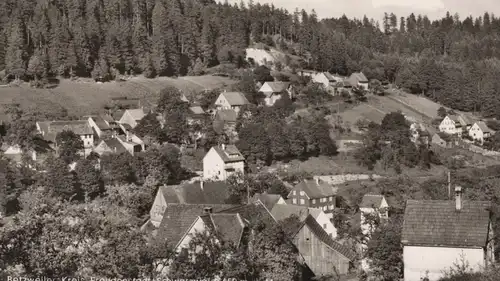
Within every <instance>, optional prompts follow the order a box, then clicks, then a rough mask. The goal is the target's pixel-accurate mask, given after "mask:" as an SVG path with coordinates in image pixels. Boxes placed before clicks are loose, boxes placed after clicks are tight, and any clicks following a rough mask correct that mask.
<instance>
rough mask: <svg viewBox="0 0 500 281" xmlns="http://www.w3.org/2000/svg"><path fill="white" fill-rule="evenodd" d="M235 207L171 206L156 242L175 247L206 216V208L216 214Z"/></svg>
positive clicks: (218, 205)
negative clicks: (199, 218)
mask: <svg viewBox="0 0 500 281" xmlns="http://www.w3.org/2000/svg"><path fill="white" fill-rule="evenodd" d="M233 206H234V205H220V204H169V205H168V207H167V208H166V209H165V213H164V214H163V219H162V221H161V223H160V226H159V227H158V232H157V234H156V237H155V241H156V242H157V243H159V245H163V244H164V242H167V244H168V245H170V246H175V245H177V243H178V242H179V241H180V239H181V238H182V237H183V236H184V234H186V232H187V231H188V230H189V229H190V228H191V225H192V224H193V222H194V221H195V220H196V219H197V218H198V217H199V216H203V215H205V209H206V208H211V209H212V212H216V211H220V210H223V209H227V208H231V207H233Z"/></svg>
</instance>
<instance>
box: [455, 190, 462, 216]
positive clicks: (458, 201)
mask: <svg viewBox="0 0 500 281" xmlns="http://www.w3.org/2000/svg"><path fill="white" fill-rule="evenodd" d="M455 209H456V210H457V211H460V210H461V209H462V187H461V186H458V185H457V186H456V187H455Z"/></svg>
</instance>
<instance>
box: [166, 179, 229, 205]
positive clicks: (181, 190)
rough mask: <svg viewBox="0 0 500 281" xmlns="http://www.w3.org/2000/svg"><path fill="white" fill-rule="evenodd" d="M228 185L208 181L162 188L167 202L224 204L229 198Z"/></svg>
mask: <svg viewBox="0 0 500 281" xmlns="http://www.w3.org/2000/svg"><path fill="white" fill-rule="evenodd" d="M228 188H229V187H228V184H226V183H225V182H223V181H208V182H204V183H203V187H202V186H201V183H200V182H194V183H187V184H181V185H168V186H162V187H160V189H161V192H162V194H163V197H164V198H165V202H166V203H167V204H169V203H182V204H224V203H226V200H227V198H228V197H229V192H228Z"/></svg>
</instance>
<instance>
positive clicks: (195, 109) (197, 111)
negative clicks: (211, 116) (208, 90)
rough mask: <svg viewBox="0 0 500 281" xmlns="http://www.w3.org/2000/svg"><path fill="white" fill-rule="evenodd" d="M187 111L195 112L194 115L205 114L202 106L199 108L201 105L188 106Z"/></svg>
mask: <svg viewBox="0 0 500 281" xmlns="http://www.w3.org/2000/svg"><path fill="white" fill-rule="evenodd" d="M189 111H191V113H192V114H196V115H202V114H205V110H203V108H201V106H191V107H190V108H189Z"/></svg>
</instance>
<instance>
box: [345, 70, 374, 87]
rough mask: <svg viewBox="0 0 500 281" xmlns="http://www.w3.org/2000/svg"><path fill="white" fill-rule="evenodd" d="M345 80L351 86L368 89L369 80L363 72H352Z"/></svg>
mask: <svg viewBox="0 0 500 281" xmlns="http://www.w3.org/2000/svg"><path fill="white" fill-rule="evenodd" d="M347 81H349V84H350V85H351V86H353V87H359V88H362V89H363V90H368V82H369V81H368V79H367V78H366V76H365V75H364V74H363V72H354V73H353V74H351V76H349V78H348V79H347Z"/></svg>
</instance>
